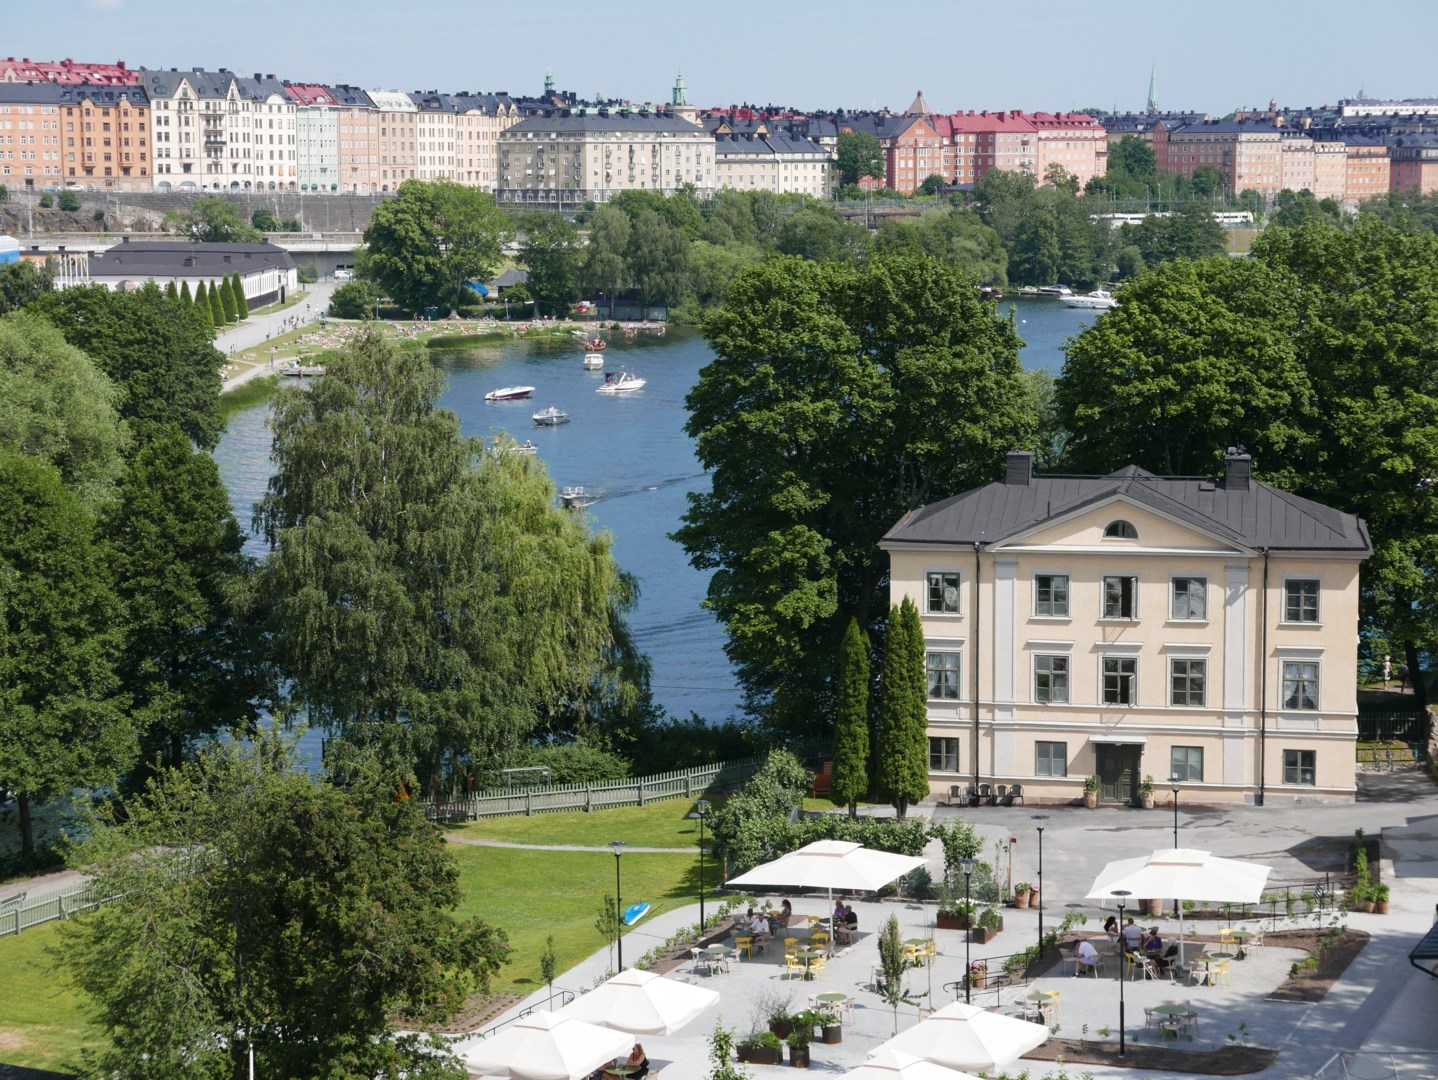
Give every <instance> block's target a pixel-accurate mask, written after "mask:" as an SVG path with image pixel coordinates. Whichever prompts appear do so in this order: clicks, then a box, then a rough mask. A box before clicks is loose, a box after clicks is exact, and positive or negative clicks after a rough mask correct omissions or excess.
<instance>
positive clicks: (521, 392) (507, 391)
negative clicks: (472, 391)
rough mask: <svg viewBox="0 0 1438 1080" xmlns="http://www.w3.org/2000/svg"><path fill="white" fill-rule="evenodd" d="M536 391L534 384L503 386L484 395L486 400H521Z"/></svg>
mask: <svg viewBox="0 0 1438 1080" xmlns="http://www.w3.org/2000/svg"><path fill="white" fill-rule="evenodd" d="M532 393H534V387H532V386H501V387H500V388H499V389H498V390H491V391H490V392H489V393H487V394H485V395H484V400H485V401H519V400H521V399H523V398H527V397H529V395H530V394H532Z"/></svg>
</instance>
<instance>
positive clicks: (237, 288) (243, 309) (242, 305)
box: [230, 270, 250, 321]
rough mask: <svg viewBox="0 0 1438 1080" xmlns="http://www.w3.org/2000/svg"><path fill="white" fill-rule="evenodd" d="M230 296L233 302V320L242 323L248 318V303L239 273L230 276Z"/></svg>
mask: <svg viewBox="0 0 1438 1080" xmlns="http://www.w3.org/2000/svg"><path fill="white" fill-rule="evenodd" d="M230 295H231V296H233V297H234V300H235V318H237V319H239V320H241V321H243V320H245V319H248V318H249V317H250V303H249V301H248V300H246V299H245V283H244V282H243V281H241V280H240V273H239V271H238V270H237V271H235V272H234V273H233V274H231V275H230Z"/></svg>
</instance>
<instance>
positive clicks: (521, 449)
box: [504, 439, 539, 457]
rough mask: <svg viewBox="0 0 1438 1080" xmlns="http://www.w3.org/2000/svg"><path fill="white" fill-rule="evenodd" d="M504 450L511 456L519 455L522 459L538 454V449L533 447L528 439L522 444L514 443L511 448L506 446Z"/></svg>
mask: <svg viewBox="0 0 1438 1080" xmlns="http://www.w3.org/2000/svg"><path fill="white" fill-rule="evenodd" d="M504 449H505V450H507V451H509V452H510V453H511V454H519V455H521V456H524V457H528V456H530V455H532V454H537V453H539V447H537V446H535V445H534V444H533V443H532V442H530V441H529V440H528V439H525V440H524V442H522V443H515V444H514V445H513V446H506V447H504Z"/></svg>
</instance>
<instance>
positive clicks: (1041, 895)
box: [1034, 814, 1049, 956]
mask: <svg viewBox="0 0 1438 1080" xmlns="http://www.w3.org/2000/svg"><path fill="white" fill-rule="evenodd" d="M1048 819H1049V816H1048V815H1047V814H1035V815H1034V820H1035V821H1037V822H1038V823H1039V902H1038V905H1037V906H1038V909H1039V955H1041V956H1042V955H1043V951H1044V822H1045V821H1047V820H1048Z"/></svg>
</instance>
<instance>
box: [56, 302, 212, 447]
mask: <svg viewBox="0 0 1438 1080" xmlns="http://www.w3.org/2000/svg"><path fill="white" fill-rule="evenodd" d="M181 293H182V296H181V300H172V299H170V298H169V297H167V296H166V295H165V294H164V292H162V291H161V290H160V289H158V288H156V287H155V286H154V285H153V284H150V285H144V286H142V287H141V288H139V289H136V290H134V291H133V292H110V291H109V290H108V289H106V288H104V287H103V286H100V285H93V286H90V287H88V288H76V289H63V290H61V291H59V292H54V293H49V294H47V295H46V296H45V297H43V298H42V299H41V300H40V301H38V302H37V303H36V304H35V310H36V311H37V312H38V313H39V314H42V315H44V316H45V317H46V318H47V319H49V320H50V321H51V322H52V323H54V324H55V325H56V326H57V327H58V328H59V329H60V332H61V333H62V334H64V335H65V340H67V341H68V342H70V344H71V345H74V346H77V347H78V348H81V349H83V350H84V351H85V352H86V353H87V354H89V356H90V357H91V358H92V359H93V360H94V361H95V364H96V366H97V367H99V368H100V370H101V371H103V372H104V373H105V374H106V375H108V376H109V377H110V379H111V380H112V381H113V382H114V383H116V385H118V386H119V387H120V388H121V390H122V391H123V392H124V396H123V398H122V400H121V402H120V415H121V416H122V417H124V418H125V419H126V420H127V421H128V422H129V425H130V428H131V431H132V433H133V434H134V435H135V436H136V437H137V438H139V439H141V440H143V439H144V438H145V437H146V433H147V431H148V430H149V429H150V428H151V427H152V426H155V427H159V428H164V427H167V426H177V427H179V429H180V430H181V431H183V432H184V433H185V435H186V437H187V438H189V439H190V440H191V441H193V442H194V443H195V444H196V445H197V446H199V447H200V448H201V449H203V450H210V449H213V448H214V446H215V444H216V443H217V442H218V441H219V438H220V431H221V430H222V424H221V422H220V417H219V401H220V385H221V379H220V368H221V367H223V366H224V362H225V358H224V356H223V355H222V354H221V353H220V352H219V350H218V349H216V348H215V346H214V344H213V342H212V341H211V340H210V338H211V336H212V334H211V330H210V328H209V327H208V326H207V324H205V323H204V322H203V316H202V314H201V309H200V306H199V305H198V304H190V303H188V302H187V301H185V300H184V298H183V290H181Z"/></svg>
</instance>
